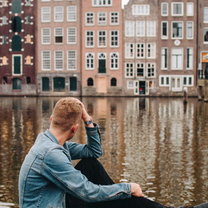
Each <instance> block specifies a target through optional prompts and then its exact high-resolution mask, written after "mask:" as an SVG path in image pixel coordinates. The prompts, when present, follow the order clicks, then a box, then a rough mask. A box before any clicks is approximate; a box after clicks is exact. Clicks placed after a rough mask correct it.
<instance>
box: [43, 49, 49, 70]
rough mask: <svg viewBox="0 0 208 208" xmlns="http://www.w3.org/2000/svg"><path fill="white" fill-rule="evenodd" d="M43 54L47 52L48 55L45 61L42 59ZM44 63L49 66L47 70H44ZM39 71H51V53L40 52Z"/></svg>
mask: <svg viewBox="0 0 208 208" xmlns="http://www.w3.org/2000/svg"><path fill="white" fill-rule="evenodd" d="M44 52H47V53H48V55H49V56H48V58H47V59H44V57H43V55H44ZM46 61H47V62H48V64H49V68H44V63H46ZM41 70H42V71H50V70H51V51H49V50H46V51H41Z"/></svg>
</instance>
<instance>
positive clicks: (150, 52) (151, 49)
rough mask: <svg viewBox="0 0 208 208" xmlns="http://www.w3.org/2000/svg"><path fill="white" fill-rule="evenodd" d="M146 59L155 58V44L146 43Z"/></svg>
mask: <svg viewBox="0 0 208 208" xmlns="http://www.w3.org/2000/svg"><path fill="white" fill-rule="evenodd" d="M146 57H147V58H156V44H155V43H147V56H146Z"/></svg>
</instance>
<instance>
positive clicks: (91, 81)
mask: <svg viewBox="0 0 208 208" xmlns="http://www.w3.org/2000/svg"><path fill="white" fill-rule="evenodd" d="M93 85H94V81H93V79H92V78H91V77H90V78H88V79H87V86H93Z"/></svg>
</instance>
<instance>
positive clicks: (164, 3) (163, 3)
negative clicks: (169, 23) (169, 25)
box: [161, 2, 169, 17]
mask: <svg viewBox="0 0 208 208" xmlns="http://www.w3.org/2000/svg"><path fill="white" fill-rule="evenodd" d="M163 5H167V14H163V10H162V9H163ZM168 14H169V4H168V3H167V2H162V3H161V16H162V17H167V16H168Z"/></svg>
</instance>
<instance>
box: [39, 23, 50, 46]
mask: <svg viewBox="0 0 208 208" xmlns="http://www.w3.org/2000/svg"><path fill="white" fill-rule="evenodd" d="M44 29H48V30H49V35H48V36H47V37H49V42H48V43H44V42H43V38H44V36H43V30H44ZM51 36H52V35H51V28H50V27H45V28H41V44H42V45H49V44H51Z"/></svg>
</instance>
